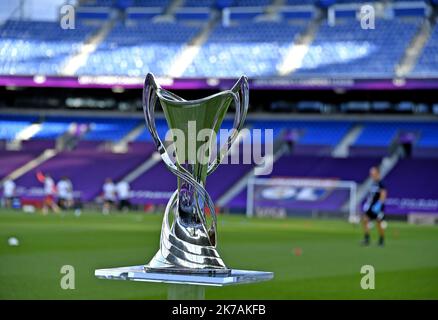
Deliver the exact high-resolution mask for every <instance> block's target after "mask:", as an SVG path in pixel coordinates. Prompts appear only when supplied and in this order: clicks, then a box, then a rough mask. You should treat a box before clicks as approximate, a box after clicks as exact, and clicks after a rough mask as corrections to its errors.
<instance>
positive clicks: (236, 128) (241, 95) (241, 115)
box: [207, 76, 249, 175]
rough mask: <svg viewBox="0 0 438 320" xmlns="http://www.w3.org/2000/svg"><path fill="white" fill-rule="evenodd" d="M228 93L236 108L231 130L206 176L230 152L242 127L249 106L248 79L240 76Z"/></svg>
mask: <svg viewBox="0 0 438 320" xmlns="http://www.w3.org/2000/svg"><path fill="white" fill-rule="evenodd" d="M229 93H230V94H231V95H232V97H233V100H234V105H235V107H236V114H235V116H234V123H233V128H232V130H231V134H230V135H229V137H228V139H227V143H226V144H224V145H223V146H222V147H221V148H220V150H219V152H218V153H217V155H216V158H215V159H214V160H213V162H211V163H210V164H209V165H208V170H207V175H210V174H212V173H213V172H214V171H215V170H216V168H217V167H218V166H219V164H220V163H221V162H222V160H223V158H224V157H225V156H226V155H227V154H228V152H229V151H230V149H231V146H232V144H233V143H234V141H235V140H236V139H237V137H238V135H239V132H240V130H241V129H242V127H243V123H244V122H245V118H246V114H247V113H248V106H249V86H248V78H247V77H246V76H241V77H240V79H239V80H238V81H237V82H236V84H235V85H234V86H233V87H232V88H231V90H229Z"/></svg>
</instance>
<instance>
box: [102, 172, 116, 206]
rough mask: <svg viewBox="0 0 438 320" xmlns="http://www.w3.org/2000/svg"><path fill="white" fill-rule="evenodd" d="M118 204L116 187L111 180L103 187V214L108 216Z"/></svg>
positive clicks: (106, 181)
mask: <svg viewBox="0 0 438 320" xmlns="http://www.w3.org/2000/svg"><path fill="white" fill-rule="evenodd" d="M115 202H116V186H115V185H114V183H113V181H112V180H111V179H110V178H107V179H106V180H105V183H104V185H103V208H102V213H103V214H108V213H109V212H110V210H111V208H112V207H113V205H114V203H115Z"/></svg>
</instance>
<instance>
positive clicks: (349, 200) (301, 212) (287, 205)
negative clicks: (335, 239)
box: [246, 177, 359, 223]
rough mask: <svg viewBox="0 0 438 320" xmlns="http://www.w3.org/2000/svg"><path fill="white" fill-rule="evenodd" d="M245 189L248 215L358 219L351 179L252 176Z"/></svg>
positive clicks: (355, 185) (354, 188)
mask: <svg viewBox="0 0 438 320" xmlns="http://www.w3.org/2000/svg"><path fill="white" fill-rule="evenodd" d="M247 190H248V194H247V208H246V209H247V211H246V214H247V216H249V217H252V216H273V217H285V216H311V217H316V216H344V217H348V220H349V221H350V222H354V223H357V222H359V214H358V212H357V210H356V199H357V183H356V182H354V181H341V180H333V179H307V178H306V179H304V178H256V177H253V178H250V179H249V180H248V189H247Z"/></svg>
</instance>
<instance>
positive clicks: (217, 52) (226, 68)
mask: <svg viewBox="0 0 438 320" xmlns="http://www.w3.org/2000/svg"><path fill="white" fill-rule="evenodd" d="M305 26H306V22H304V21H298V22H295V23H294V24H290V23H287V22H257V23H243V22H242V23H240V24H237V25H233V26H229V27H224V26H222V25H218V26H216V28H215V29H214V30H213V31H212V32H211V34H210V37H209V38H208V40H207V42H206V43H205V44H204V45H203V46H202V47H201V49H200V51H199V53H198V55H197V56H196V58H195V59H194V61H193V63H192V64H191V65H190V66H189V67H188V68H187V70H186V71H185V74H184V75H185V76H187V77H199V76H200V77H210V76H217V77H225V78H227V77H236V75H241V74H246V75H247V76H249V77H260V76H274V75H276V74H277V73H278V68H279V67H280V63H281V61H282V60H283V59H284V57H285V55H286V52H287V51H288V49H289V48H290V47H291V45H292V43H293V41H294V38H295V36H297V35H298V34H299V33H300V32H302V31H303V30H304V28H305ZM242 34H245V41H242ZM272 39H276V41H275V42H273V41H271V40H272Z"/></svg>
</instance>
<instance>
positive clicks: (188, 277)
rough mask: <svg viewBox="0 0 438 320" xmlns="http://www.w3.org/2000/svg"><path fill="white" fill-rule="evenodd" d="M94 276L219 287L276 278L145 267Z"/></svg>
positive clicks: (98, 272)
mask: <svg viewBox="0 0 438 320" xmlns="http://www.w3.org/2000/svg"><path fill="white" fill-rule="evenodd" d="M210 270H211V269H210ZM216 271H217V270H216ZM221 271H223V270H221ZM94 275H95V276H96V277H97V278H100V279H114V280H131V281H143V282H160V283H171V284H190V285H198V286H218V287H222V286H227V285H233V284H243V283H254V282H260V281H267V280H271V279H272V278H273V277H274V273H273V272H265V271H249V270H236V269H228V274H224V273H199V272H191V273H187V272H185V273H181V272H169V270H167V269H166V270H162V269H160V270H159V271H158V270H157V269H155V270H151V269H145V266H144V265H139V266H129V267H121V268H110V269H97V270H95V271H94Z"/></svg>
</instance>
